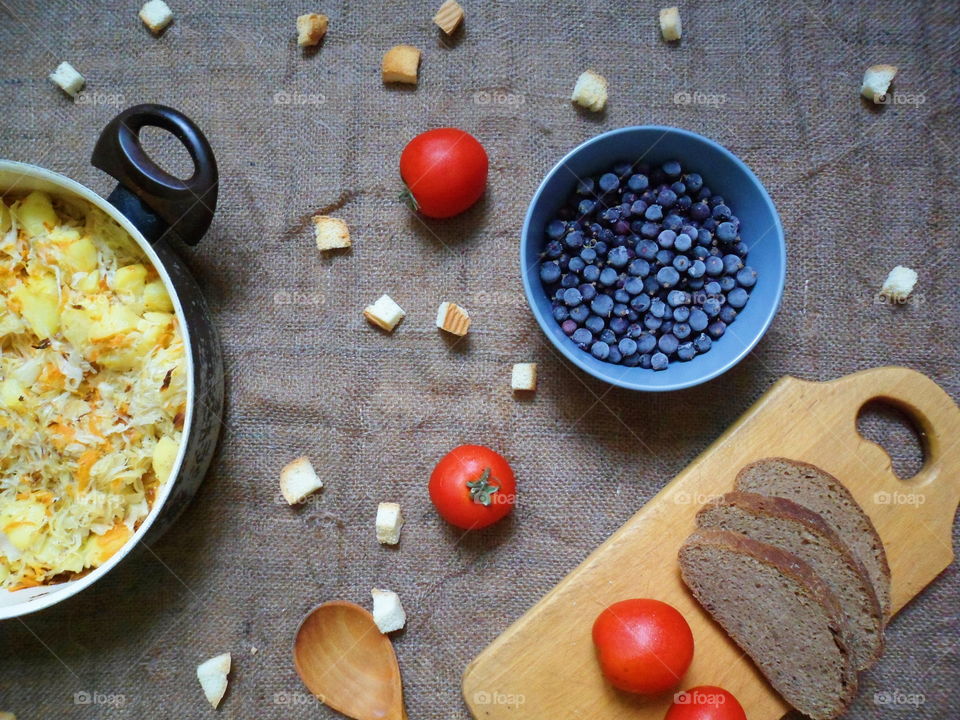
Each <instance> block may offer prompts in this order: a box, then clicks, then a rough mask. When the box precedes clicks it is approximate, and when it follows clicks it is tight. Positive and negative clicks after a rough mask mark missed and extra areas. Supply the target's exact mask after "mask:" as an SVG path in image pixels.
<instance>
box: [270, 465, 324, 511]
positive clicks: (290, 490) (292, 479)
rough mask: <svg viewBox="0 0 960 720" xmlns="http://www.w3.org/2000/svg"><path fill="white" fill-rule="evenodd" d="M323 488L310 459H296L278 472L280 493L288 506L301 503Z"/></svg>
mask: <svg viewBox="0 0 960 720" xmlns="http://www.w3.org/2000/svg"><path fill="white" fill-rule="evenodd" d="M322 487H323V481H322V480H321V479H320V478H319V477H318V476H317V472H316V471H315V470H314V469H313V465H312V464H311V462H310V459H309V458H307V457H298V458H297V459H296V460H294V461H293V462H290V463H288V464H287V466H286V467H285V468H283V470H281V471H280V492H281V493H283V499H284V500H286V501H287V504H288V505H296V504H297V503H299V502H302V501H303V500H304V498H306V497H307V496H308V495H309V494H310V493H312V492H314V491H316V490H319V489H320V488H322Z"/></svg>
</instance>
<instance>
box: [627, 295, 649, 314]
mask: <svg viewBox="0 0 960 720" xmlns="http://www.w3.org/2000/svg"><path fill="white" fill-rule="evenodd" d="M630 308H631V309H632V310H635V311H637V312H638V313H644V312H646V311H647V310H649V309H650V296H649V295H647V294H646V293H640V294H639V295H637V296H636V297H635V298H633V299H632V300H630Z"/></svg>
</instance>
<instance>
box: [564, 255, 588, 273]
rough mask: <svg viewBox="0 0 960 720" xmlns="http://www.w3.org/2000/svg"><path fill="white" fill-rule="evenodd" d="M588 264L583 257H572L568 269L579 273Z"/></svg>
mask: <svg viewBox="0 0 960 720" xmlns="http://www.w3.org/2000/svg"><path fill="white" fill-rule="evenodd" d="M586 266H587V263H585V262H584V261H583V258H582V257H572V258H570V262H569V263H567V270H569V271H570V272H574V273H579V272H580V271H581V270H583V269H584V268H585V267H586Z"/></svg>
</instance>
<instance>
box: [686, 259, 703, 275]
mask: <svg viewBox="0 0 960 720" xmlns="http://www.w3.org/2000/svg"><path fill="white" fill-rule="evenodd" d="M706 271H707V266H706V265H704V263H703V260H694V261H693V262H692V263H690V267H689V268H687V275H689V276H690V277H692V278H701V277H703V274H704V273H705V272H706Z"/></svg>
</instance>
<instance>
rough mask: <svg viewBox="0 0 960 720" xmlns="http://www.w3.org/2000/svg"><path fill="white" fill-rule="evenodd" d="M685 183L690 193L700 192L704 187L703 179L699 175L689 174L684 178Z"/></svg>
mask: <svg viewBox="0 0 960 720" xmlns="http://www.w3.org/2000/svg"><path fill="white" fill-rule="evenodd" d="M683 183H684V184H685V185H686V186H687V190H689V191H690V192H694V193H695V192H698V191H699V190H700V188H702V187H703V178H702V177H700V176H699V175H698V174H697V173H687V174H686V175H684V176H683Z"/></svg>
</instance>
